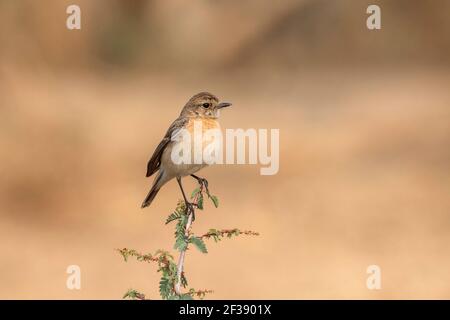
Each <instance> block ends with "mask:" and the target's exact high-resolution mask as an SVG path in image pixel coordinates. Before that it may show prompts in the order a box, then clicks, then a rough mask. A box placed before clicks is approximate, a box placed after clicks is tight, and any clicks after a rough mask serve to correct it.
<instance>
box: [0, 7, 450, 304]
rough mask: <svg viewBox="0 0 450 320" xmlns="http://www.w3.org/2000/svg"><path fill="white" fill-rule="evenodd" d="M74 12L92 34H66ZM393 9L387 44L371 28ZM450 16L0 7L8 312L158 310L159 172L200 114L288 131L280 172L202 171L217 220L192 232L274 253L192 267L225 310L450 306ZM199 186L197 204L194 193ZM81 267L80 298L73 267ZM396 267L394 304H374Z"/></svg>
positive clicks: (163, 242) (410, 10) (168, 204)
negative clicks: (76, 307)
mask: <svg viewBox="0 0 450 320" xmlns="http://www.w3.org/2000/svg"><path fill="white" fill-rule="evenodd" d="M74 3H75V4H78V5H79V6H80V7H81V10H82V29H81V30H73V31H69V30H67V29H66V26H65V24H66V18H67V14H66V8H67V6H68V5H70V4H74ZM369 4H378V5H379V6H380V7H381V10H382V11H381V15H382V29H381V30H379V31H369V30H368V29H367V28H366V22H365V21H366V18H367V16H368V15H367V14H366V8H367V6H368V5H369ZM448 12H450V2H449V1H446V0H436V1H419V0H414V1H411V0H397V1H370V2H369V1H364V0H363V1H361V0H343V1H325V0H316V1H307V0H303V1H300V0H298V1H296V0H286V1H278V2H276V1H261V0H248V1H237V0H234V1H230V0H226V1H225V0H215V1H212V0H196V1H181V0H173V1H163V0H133V1H129V0H97V1H88V0H76V1H66V0H41V1H32V0H15V1H12V0H3V1H0V159H1V161H0V252H1V258H0V298H3V299H15V298H20V299H31V298H42V299H55V298H62V299H93V298H96V299H120V298H121V297H122V295H123V294H124V293H125V291H126V290H127V289H129V288H134V289H137V290H139V291H141V292H144V293H146V294H147V297H148V298H153V299H156V298H159V295H158V292H157V288H158V279H159V275H158V274H157V273H156V266H153V265H148V264H143V263H137V262H133V261H131V262H128V263H124V262H123V261H122V259H121V257H120V256H119V255H118V254H117V253H116V252H114V248H122V247H129V248H135V249H137V250H139V251H142V252H154V251H155V250H156V249H158V248H165V249H171V247H172V245H173V226H165V225H164V219H165V218H166V217H167V215H168V214H169V213H170V212H171V211H172V209H173V208H174V206H175V204H176V201H177V199H178V198H179V197H180V194H179V190H178V187H177V185H176V183H175V182H171V183H169V184H168V185H167V186H165V187H164V189H163V190H162V191H161V192H160V194H159V195H158V198H157V199H156V201H155V202H154V204H153V205H152V206H151V207H150V208H147V209H145V210H141V209H140V204H141V202H142V200H143V198H144V197H145V195H146V193H147V191H148V189H149V187H150V184H151V182H152V179H146V178H145V169H146V162H147V160H148V158H149V157H150V156H151V154H152V152H153V150H154V148H155V147H156V145H157V143H158V142H159V140H160V138H161V137H162V136H163V135H164V133H165V131H166V129H167V127H168V125H169V124H170V123H171V121H172V120H173V119H174V118H175V117H177V116H178V114H179V112H180V109H181V107H182V106H183V105H184V103H185V102H186V101H187V99H188V98H189V97H190V96H192V95H193V94H195V93H197V92H199V91H204V90H207V91H210V92H212V93H214V94H216V95H218V96H219V97H220V98H221V99H224V100H229V101H232V102H233V103H234V104H233V107H232V108H230V109H229V110H226V112H223V113H222V120H221V123H222V126H223V127H224V128H278V129H280V137H281V138H280V139H281V140H280V171H279V173H278V174H277V175H275V176H261V175H259V166H254V165H226V166H215V167H211V168H207V169H205V170H203V171H202V172H201V175H202V176H205V177H207V178H208V180H209V182H210V186H211V190H212V192H213V193H214V194H216V195H218V196H219V198H220V201H221V204H220V207H219V208H218V209H214V208H213V207H212V206H211V205H209V206H207V208H206V210H205V211H204V212H200V213H198V214H197V220H196V222H195V226H194V231H197V232H199V233H201V232H203V231H206V230H207V229H209V228H212V227H215V228H233V227H240V228H242V229H252V230H256V231H259V232H260V233H261V235H260V236H259V237H251V238H244V237H242V238H239V239H233V240H224V241H222V242H221V243H219V244H214V243H213V242H212V243H210V244H209V245H208V248H209V251H210V252H209V254H207V255H203V254H201V253H199V252H197V251H196V250H191V251H189V254H188V256H187V260H186V272H187V274H188V276H189V280H190V285H191V286H192V287H195V288H198V289H212V290H214V293H213V294H212V295H210V296H209V298H213V299H219V298H223V299H227V298H236V299H243V298H252V299H262V298H274V299H282V298H283V299H311V298H326V299H347V298H357V299H359V298H368V299H380V298H384V299H399V298H406V299H410V298H425V299H429V298H447V299H448V298H450V274H449V270H450V255H449V244H450V233H449V231H450V211H449V209H450V197H449V194H450V170H449V169H450V121H449V120H450V90H449V88H450V68H449V67H450V18H449V16H448ZM187 180H188V179H186V182H185V184H186V185H187V187H188V188H189V189H192V188H193V187H194V182H193V181H189V182H188V181H187ZM71 264H76V265H79V266H80V267H81V272H82V274H81V276H82V278H81V286H82V288H81V290H68V289H67V288H66V279H67V276H68V275H67V274H66V268H67V266H68V265H71ZM372 264H376V265H379V266H380V267H381V272H382V289H381V290H375V291H370V290H368V289H367V288H366V278H367V276H368V275H367V274H366V268H367V266H369V265H372Z"/></svg>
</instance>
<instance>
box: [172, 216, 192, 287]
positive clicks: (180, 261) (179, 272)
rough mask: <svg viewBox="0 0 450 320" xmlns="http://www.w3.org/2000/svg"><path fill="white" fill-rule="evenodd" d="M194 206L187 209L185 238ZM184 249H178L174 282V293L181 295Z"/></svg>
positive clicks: (190, 223)
mask: <svg viewBox="0 0 450 320" xmlns="http://www.w3.org/2000/svg"><path fill="white" fill-rule="evenodd" d="M194 210H195V209H194V207H192V210H189V215H188V221H187V223H186V229H185V233H184V234H185V236H186V239H187V238H188V237H189V231H190V230H191V226H192V217H193V215H194ZM186 250H187V246H186V249H184V250H182V251H180V257H179V258H178V264H177V283H176V284H175V293H176V294H178V295H181V275H182V274H183V269H184V258H185V256H186Z"/></svg>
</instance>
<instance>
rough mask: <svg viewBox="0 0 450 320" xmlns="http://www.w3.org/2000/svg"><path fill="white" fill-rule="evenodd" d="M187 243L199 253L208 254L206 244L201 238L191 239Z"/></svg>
mask: <svg viewBox="0 0 450 320" xmlns="http://www.w3.org/2000/svg"><path fill="white" fill-rule="evenodd" d="M189 242H190V243H192V244H193V245H194V246H196V247H197V249H198V250H199V251H200V252H202V253H208V249H206V244H205V242H204V241H203V240H202V239H201V238H198V237H191V239H190V240H189Z"/></svg>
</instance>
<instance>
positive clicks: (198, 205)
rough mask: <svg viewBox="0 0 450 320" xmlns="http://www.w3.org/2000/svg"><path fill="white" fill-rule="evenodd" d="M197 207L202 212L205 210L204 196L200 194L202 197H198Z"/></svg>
mask: <svg viewBox="0 0 450 320" xmlns="http://www.w3.org/2000/svg"><path fill="white" fill-rule="evenodd" d="M197 207H198V208H199V209H200V210H203V195H202V194H200V196H199V197H198V201H197Z"/></svg>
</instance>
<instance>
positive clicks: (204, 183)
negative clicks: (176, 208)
mask: <svg viewBox="0 0 450 320" xmlns="http://www.w3.org/2000/svg"><path fill="white" fill-rule="evenodd" d="M191 177H192V178H194V179H195V180H197V182H198V184H199V185H200V187H202V186H204V187H205V190H206V194H207V195H208V196H209V189H208V180H206V179H205V178H200V177H198V176H196V175H195V174H191Z"/></svg>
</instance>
